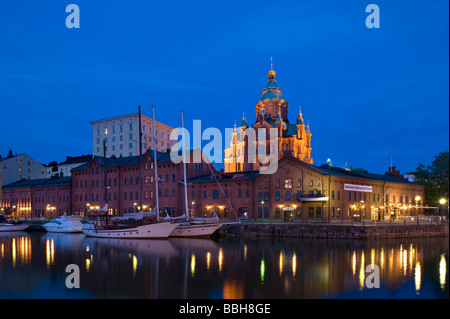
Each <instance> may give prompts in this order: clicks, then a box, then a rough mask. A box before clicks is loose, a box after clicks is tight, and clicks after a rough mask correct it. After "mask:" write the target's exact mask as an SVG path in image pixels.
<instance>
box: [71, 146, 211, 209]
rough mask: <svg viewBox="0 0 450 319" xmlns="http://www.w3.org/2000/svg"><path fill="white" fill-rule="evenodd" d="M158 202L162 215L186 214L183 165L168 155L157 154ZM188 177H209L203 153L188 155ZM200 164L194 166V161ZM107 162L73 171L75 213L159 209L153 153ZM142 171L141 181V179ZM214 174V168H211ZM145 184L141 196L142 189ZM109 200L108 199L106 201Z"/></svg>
mask: <svg viewBox="0 0 450 319" xmlns="http://www.w3.org/2000/svg"><path fill="white" fill-rule="evenodd" d="M157 156H158V159H157V165H158V167H157V172H158V199H159V208H160V211H161V212H164V213H168V214H170V215H171V216H178V215H181V214H183V213H184V212H185V200H184V198H185V196H184V184H183V180H184V172H183V163H182V162H179V163H174V162H173V161H172V160H171V157H170V153H169V152H157ZM186 157H187V158H191V159H190V160H189V163H187V164H186V177H187V178H192V177H194V176H198V175H205V174H207V170H208V166H207V165H208V164H207V163H205V162H204V161H203V158H202V155H201V150H200V149H197V150H194V151H189V152H187V154H186ZM194 157H195V158H200V159H201V162H199V163H193V160H192V158H194ZM104 167H105V158H104V157H102V156H94V157H93V159H92V160H91V161H89V162H88V163H86V164H84V165H81V166H79V167H77V168H74V169H73V170H72V210H73V211H77V212H79V213H80V214H84V213H85V212H86V211H87V209H89V207H90V206H95V207H97V206H98V207H103V205H104V204H105V203H106V202H107V203H108V208H109V213H110V214H111V215H123V214H125V213H128V212H135V211H138V210H140V209H141V205H142V210H143V211H150V210H152V209H153V208H155V206H156V191H157V190H156V180H155V170H154V157H153V151H152V150H147V151H146V152H145V153H144V154H143V155H142V165H141V167H139V156H127V157H114V156H113V157H112V158H107V159H106V170H107V171H106V173H107V174H106V186H107V189H106V192H105V174H104ZM140 169H142V179H140V174H141V173H140ZM212 169H213V170H214V168H213V167H212ZM141 182H142V193H141V185H140V183H141ZM105 196H106V198H105Z"/></svg>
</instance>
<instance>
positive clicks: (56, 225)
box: [43, 215, 83, 233]
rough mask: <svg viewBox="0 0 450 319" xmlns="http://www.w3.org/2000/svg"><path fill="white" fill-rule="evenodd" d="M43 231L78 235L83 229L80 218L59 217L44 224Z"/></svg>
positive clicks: (72, 216) (75, 216) (73, 216)
mask: <svg viewBox="0 0 450 319" xmlns="http://www.w3.org/2000/svg"><path fill="white" fill-rule="evenodd" d="M43 227H44V229H45V230H46V231H48V232H52V233H80V232H81V231H82V228H83V224H82V223H81V216H79V215H71V216H59V217H58V218H56V219H54V220H52V221H50V222H48V223H45V224H44V225H43Z"/></svg>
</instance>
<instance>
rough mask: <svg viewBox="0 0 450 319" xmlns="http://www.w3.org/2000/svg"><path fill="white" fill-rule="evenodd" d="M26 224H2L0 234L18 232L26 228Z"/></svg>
mask: <svg viewBox="0 0 450 319" xmlns="http://www.w3.org/2000/svg"><path fill="white" fill-rule="evenodd" d="M28 226H30V225H27V224H17V225H16V224H8V223H2V224H0V232H8V231H20V230H25V229H27V228H28Z"/></svg>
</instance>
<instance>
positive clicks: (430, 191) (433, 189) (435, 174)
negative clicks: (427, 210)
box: [416, 152, 449, 206]
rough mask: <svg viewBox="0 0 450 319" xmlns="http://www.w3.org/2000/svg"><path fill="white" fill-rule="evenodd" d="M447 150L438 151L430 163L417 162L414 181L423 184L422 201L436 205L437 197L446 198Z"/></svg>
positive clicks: (447, 183) (447, 181)
mask: <svg viewBox="0 0 450 319" xmlns="http://www.w3.org/2000/svg"><path fill="white" fill-rule="evenodd" d="M448 165H449V162H448V152H440V153H439V154H438V155H436V156H435V158H434V161H433V162H432V163H431V165H428V166H425V165H424V164H422V163H419V166H418V167H417V173H416V183H418V184H421V185H424V186H425V199H424V203H425V204H428V205H429V206H438V205H439V199H441V198H445V199H446V200H448V187H449V180H448V171H449V167H448Z"/></svg>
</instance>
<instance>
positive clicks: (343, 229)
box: [217, 221, 449, 239]
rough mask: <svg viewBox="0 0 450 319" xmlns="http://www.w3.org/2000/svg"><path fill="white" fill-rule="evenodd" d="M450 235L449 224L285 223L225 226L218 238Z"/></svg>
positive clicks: (249, 223) (385, 237)
mask: <svg viewBox="0 0 450 319" xmlns="http://www.w3.org/2000/svg"><path fill="white" fill-rule="evenodd" d="M448 234H449V224H448V221H447V222H441V223H439V222H435V223H432V222H431V223H425V222H424V223H416V222H392V223H390V222H378V223H375V222H372V221H366V222H362V223H319V222H317V223H302V222H295V223H282V222H277V223H273V222H266V223H258V222H244V223H241V224H234V225H224V226H222V228H221V229H220V230H219V231H218V233H217V235H218V236H224V237H226V236H236V237H239V236H254V237H294V238H295V237H296V238H330V239H374V238H378V239H390V238H420V237H445V236H448Z"/></svg>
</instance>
